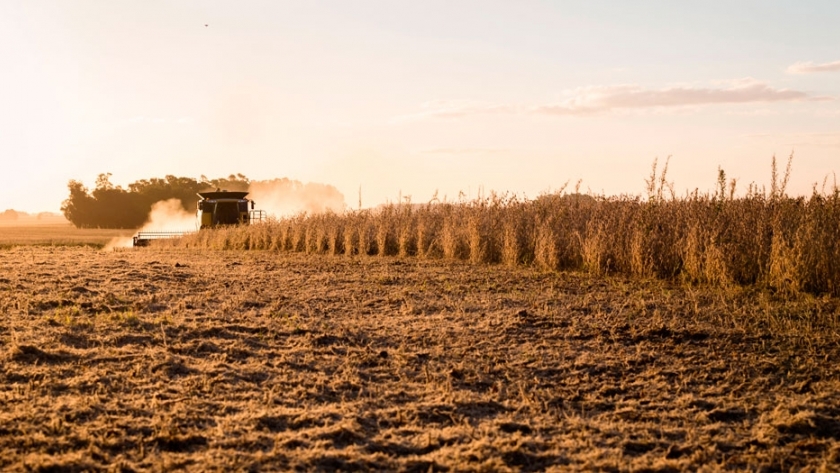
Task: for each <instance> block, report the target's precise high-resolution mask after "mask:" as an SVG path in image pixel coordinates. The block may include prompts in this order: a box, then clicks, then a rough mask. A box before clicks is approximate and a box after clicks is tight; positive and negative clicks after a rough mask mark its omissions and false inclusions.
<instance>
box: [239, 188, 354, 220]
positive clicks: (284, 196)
mask: <svg viewBox="0 0 840 473" xmlns="http://www.w3.org/2000/svg"><path fill="white" fill-rule="evenodd" d="M248 193H249V195H248V198H249V199H251V200H253V201H255V202H256V203H257V206H258V207H259V208H260V209H262V210H265V211H266V212H267V213H268V214H269V215H270V216H273V217H289V216H292V215H295V214H299V213H301V212H306V213H308V214H318V213H323V212H326V211H331V212H336V213H340V212H343V211H344V210H345V208H346V204H345V202H344V195H342V194H341V192H339V191H338V189H336V188H335V187H334V186H331V185H328V184H320V183H317V182H307V183H303V182H300V181H295V180H291V179H287V178H280V179H271V180H267V181H252V182H251V184H250V186H249V187H248Z"/></svg>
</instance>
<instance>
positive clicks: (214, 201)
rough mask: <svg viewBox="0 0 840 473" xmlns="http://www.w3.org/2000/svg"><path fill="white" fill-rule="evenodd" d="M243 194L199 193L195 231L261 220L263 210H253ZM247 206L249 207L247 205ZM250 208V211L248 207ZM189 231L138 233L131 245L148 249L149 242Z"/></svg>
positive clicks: (263, 216)
mask: <svg viewBox="0 0 840 473" xmlns="http://www.w3.org/2000/svg"><path fill="white" fill-rule="evenodd" d="M247 195H248V193H247V192H239V191H230V192H229V191H223V190H215V191H207V192H199V193H198V196H199V197H201V200H199V201H198V204H197V205H196V217H197V222H196V227H197V228H198V229H199V230H204V229H207V228H215V227H219V226H225V225H250V224H251V223H253V222H261V221H263V220H265V218H266V216H265V211H263V210H254V207H255V204H254V201H253V200H250V199H247V198H245V196H247ZM249 204H250V205H249ZM249 207H250V208H249ZM189 233H194V230H193V231H178V232H152V231H147V232H139V233H137V235H135V236H134V239H133V241H134V246H148V244H149V243H150V242H151V241H152V240H159V239H168V238H180V237H182V236H184V235H186V234H189Z"/></svg>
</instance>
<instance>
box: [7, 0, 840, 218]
mask: <svg viewBox="0 0 840 473" xmlns="http://www.w3.org/2000/svg"><path fill="white" fill-rule="evenodd" d="M205 24H207V25H208V26H207V27H205ZM838 24H840V3H838V2H829V1H800V2H770V1H764V2H758V1H741V2H734V1H729V2H714V1H705V2H692V3H691V4H689V3H688V2H672V1H667V2H666V1H647V2H624V1H612V2H607V1H602V2H595V1H585V2H584V1H580V2H561V1H558V2H548V1H543V2H536V1H516V2H513V1H509V2H499V1H482V2H479V1H474V2H473V1H469V2H468V1H451V0H450V1H424V2H409V1H400V2H397V1H377V2H374V1H366V2H361V1H334V2H324V1H307V2H280V1H265V2H221V1H176V2H171V1H166V2H164V1H142V2H141V1H135V2H122V1H110V2H92V1H91V2H83V1H74V2H59V1H49V2H48V1H16V0H4V1H3V2H2V3H0V64H2V71H3V72H2V73H0V162H2V164H3V165H4V168H5V169H7V171H8V172H6V173H3V174H2V177H0V210H3V209H5V208H15V209H18V210H26V211H40V210H51V211H57V210H58V208H59V206H60V203H61V201H62V200H63V199H64V198H66V195H67V191H66V184H67V181H68V180H69V179H79V180H82V181H84V182H86V183H87V184H89V185H92V184H93V181H94V179H95V177H96V175H97V174H98V173H100V172H111V173H113V181H114V182H115V183H118V184H127V183H128V182H131V181H134V180H137V179H142V178H149V177H159V176H163V175H166V174H176V175H183V176H192V177H198V176H199V175H201V174H204V175H208V176H221V175H227V174H230V173H236V172H241V173H244V174H246V175H248V176H249V177H251V178H254V179H269V178H273V177H290V178H293V179H299V180H303V181H316V182H323V183H328V184H333V185H336V186H337V187H338V188H339V189H340V190H341V191H343V192H344V193H345V195H346V196H347V201H348V203H350V204H355V203H356V200H357V191H358V188H359V186H361V187H362V193H363V200H364V203H365V204H366V205H374V204H376V203H379V202H383V201H385V200H392V201H393V200H396V199H397V198H398V196H399V195H400V193H401V194H402V195H411V196H412V199H413V200H414V201H415V202H422V201H426V200H428V199H429V198H431V196H432V195H433V194H434V192H435V191H436V190H437V191H439V193H440V195H441V196H442V195H447V196H449V197H450V198H453V197H456V196H457V195H458V192H459V191H464V192H467V193H468V194H470V195H475V194H476V193H477V192H478V190H479V189H482V188H483V189H484V190H485V191H489V190H497V191H502V192H503V191H509V192H513V193H517V194H520V195H523V194H524V195H527V196H529V197H534V196H536V195H538V194H539V193H540V192H544V191H549V190H552V189H557V188H558V187H560V186H561V185H562V184H563V183H564V182H566V181H571V182H575V181H577V180H578V179H583V187H584V189H591V190H592V191H595V192H602V191H603V192H606V193H609V194H613V193H640V192H641V191H642V190H643V185H644V178H645V177H646V175H647V174H648V172H649V167H650V164H651V162H652V161H653V160H654V158H657V157H659V158H660V160H664V159H665V158H666V157H667V156H669V155H670V156H672V157H671V168H670V169H671V174H670V175H671V179H672V180H673V181H675V184H676V187H677V189H678V190H680V191H681V192H683V191H685V190H687V189H693V188H695V187H699V188H700V189H701V190H705V189H710V188H712V187H713V186H714V183H715V177H716V173H717V167H718V165H721V166H723V168H724V169H725V170H726V171H727V173H728V174H729V175H730V176H732V177H737V178H739V179H740V181H741V182H742V184H743V186H742V189H743V188H745V187H746V185H747V184H749V183H750V182H751V181H756V182H758V183H759V184H767V181H768V179H769V163H770V159H771V157H772V156H773V154H776V155H777V156H779V157H780V158H786V156H787V155H788V154H790V153H791V152H792V151H795V154H796V156H795V159H794V175H793V177H792V180H791V190H792V191H794V192H808V191H809V189H810V186H811V184H812V183H814V182H816V181H822V179H823V178H824V177H825V176H826V175H828V174H831V173H832V172H833V171H840V100H838V98H840V28H838Z"/></svg>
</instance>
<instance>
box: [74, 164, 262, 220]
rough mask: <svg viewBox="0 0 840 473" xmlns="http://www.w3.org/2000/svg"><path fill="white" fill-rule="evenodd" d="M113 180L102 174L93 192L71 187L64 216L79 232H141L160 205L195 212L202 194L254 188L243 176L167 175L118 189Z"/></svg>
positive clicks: (83, 187)
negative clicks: (174, 201) (173, 201)
mask: <svg viewBox="0 0 840 473" xmlns="http://www.w3.org/2000/svg"><path fill="white" fill-rule="evenodd" d="M110 178H111V173H103V174H99V176H98V177H97V178H96V184H95V187H94V188H93V189H92V190H89V189H88V188H87V187H85V185H84V184H83V183H81V182H79V181H77V180H71V181H70V182H69V183H68V184H67V188H68V189H69V191H70V196H69V197H68V198H67V199H66V200H65V201H64V202H63V203H62V204H61V212H62V213H63V214H64V217H65V218H67V220H69V221H70V222H71V223H72V224H73V225H74V226H76V228H139V227H141V226H143V224H144V223H146V219H147V218H148V216H149V211H150V210H151V208H152V205H153V204H155V203H156V202H160V201H162V200H169V199H178V200H179V201H181V206H182V207H183V208H184V209H185V210H186V209H194V208H195V206H196V203H197V202H198V201H199V196H198V193H199V192H202V191H206V190H209V189H225V190H229V191H247V190H248V187H249V186H250V184H251V181H250V179H248V178H247V177H246V176H244V175H242V174H231V175H230V176H228V177H223V178H217V179H208V178H207V177H205V176H201V177H200V178H199V179H193V178H191V177H177V176H173V175H167V176H166V177H164V178H151V179H141V180H139V181H135V182H132V183H131V184H129V185H128V188H123V187H122V186H115V185H114V184H112V183H111V180H110Z"/></svg>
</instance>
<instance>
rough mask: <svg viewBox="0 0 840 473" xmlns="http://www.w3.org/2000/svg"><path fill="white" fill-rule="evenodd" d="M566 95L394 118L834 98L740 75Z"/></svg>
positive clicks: (450, 104)
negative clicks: (707, 82)
mask: <svg viewBox="0 0 840 473" xmlns="http://www.w3.org/2000/svg"><path fill="white" fill-rule="evenodd" d="M563 95H564V96H565V97H566V98H565V99H563V100H561V101H559V102H556V103H548V104H541V105H505V104H493V103H481V102H467V101H442V100H437V101H432V102H427V103H424V104H423V106H422V110H421V111H420V112H418V113H414V114H411V115H403V116H400V117H396V118H395V119H394V121H405V120H417V119H426V118H459V117H464V116H472V115H491V114H537V115H571V116H584V115H593V114H601V113H607V112H611V111H620V110H644V109H675V108H680V107H696V106H704V105H723V104H746V103H772V102H808V101H825V100H834V98H833V97H825V96H814V95H811V94H809V93H807V92H803V91H799V90H792V89H780V88H775V87H772V86H770V85H768V84H766V83H763V82H759V81H756V80H754V79H750V78H747V79H739V80H737V81H732V82H729V83H727V84H723V85H720V86H716V87H694V86H678V87H666V88H661V89H645V88H643V87H641V86H638V85H611V86H589V87H580V88H577V89H571V90H567V91H565V92H564V93H563Z"/></svg>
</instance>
